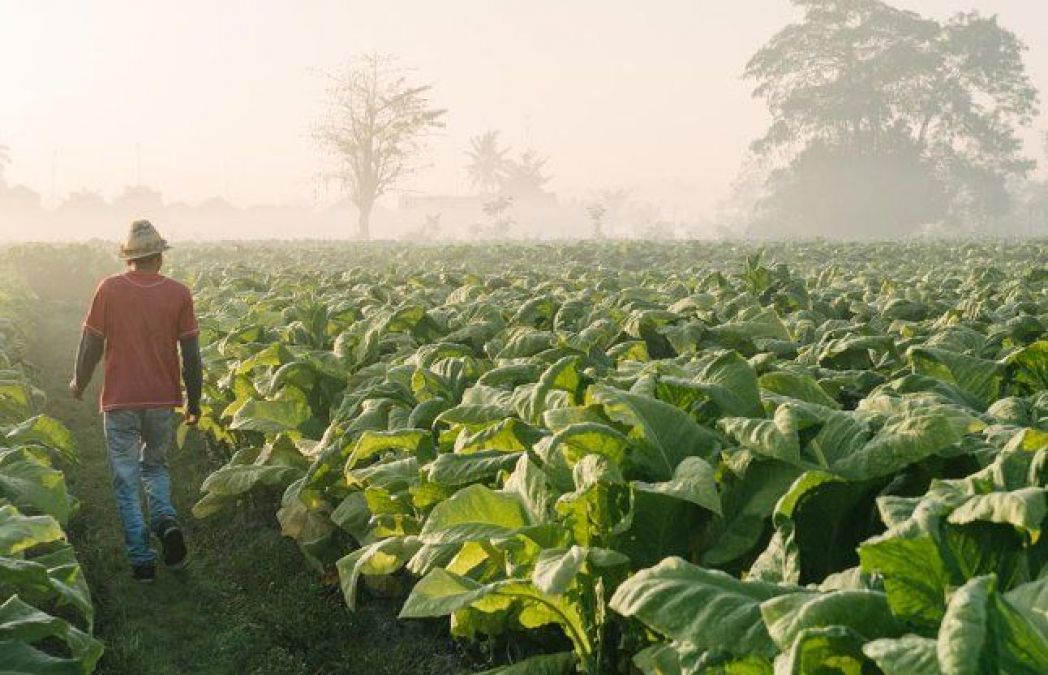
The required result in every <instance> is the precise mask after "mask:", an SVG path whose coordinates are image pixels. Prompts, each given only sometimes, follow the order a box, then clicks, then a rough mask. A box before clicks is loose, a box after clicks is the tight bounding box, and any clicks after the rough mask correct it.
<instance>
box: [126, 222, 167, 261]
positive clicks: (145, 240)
mask: <svg viewBox="0 0 1048 675" xmlns="http://www.w3.org/2000/svg"><path fill="white" fill-rule="evenodd" d="M169 248H171V247H170V246H168V243H167V240H166V239H164V238H163V237H161V236H160V233H159V232H157V231H156V228H155V227H153V223H151V222H149V221H148V220H136V221H135V222H133V223H131V230H130V231H129V232H128V233H127V241H126V242H125V243H124V245H123V246H121V247H120V257H121V258H123V259H124V260H137V259H139V258H147V257H149V256H151V255H155V254H157V253H162V252H163V251H166V250H167V249H169Z"/></svg>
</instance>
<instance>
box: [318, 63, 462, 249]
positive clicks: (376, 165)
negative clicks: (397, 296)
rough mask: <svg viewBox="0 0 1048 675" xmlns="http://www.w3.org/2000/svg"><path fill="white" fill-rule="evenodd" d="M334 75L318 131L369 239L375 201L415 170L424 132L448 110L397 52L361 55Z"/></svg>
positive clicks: (361, 229)
mask: <svg viewBox="0 0 1048 675" xmlns="http://www.w3.org/2000/svg"><path fill="white" fill-rule="evenodd" d="M331 77H332V80H333V82H334V85H333V87H332V89H331V93H330V100H329V110H328V114H327V116H326V117H325V118H324V119H323V120H322V121H321V122H320V123H319V124H318V125H317V128H316V132H315V136H316V139H317V141H318V142H319V143H320V145H321V146H322V147H324V148H325V149H327V150H328V151H329V152H331V153H332V154H333V155H335V156H336V157H337V158H338V159H339V161H340V163H341V165H342V166H341V167H340V169H339V171H338V173H337V176H338V178H339V179H340V180H341V182H342V184H343V186H344V187H345V189H346V191H347V192H348V193H349V196H350V199H352V200H353V203H354V204H355V205H356V207H357V210H358V212H359V214H360V217H359V222H358V229H357V234H358V236H359V237H360V238H361V239H363V240H365V241H366V240H368V239H369V238H370V236H371V231H370V223H371V210H372V208H374V206H375V201H376V200H378V198H379V197H381V196H382V195H383V194H385V193H386V192H387V191H388V190H389V189H390V188H392V187H393V186H394V185H396V183H397V182H398V181H400V180H402V179H403V178H405V177H406V176H409V175H410V174H411V173H412V172H413V171H415V170H416V169H417V164H416V162H417V161H418V156H419V154H420V153H421V151H422V150H423V148H424V146H425V138H426V135H427V134H428V133H429V132H430V131H432V130H433V129H437V128H441V127H443V126H444V122H443V119H442V118H443V116H444V113H445V112H446V111H445V110H442V109H439V108H435V107H434V106H433V104H432V103H431V102H430V100H429V92H430V89H431V86H430V85H421V86H416V85H413V84H411V83H410V82H409V81H408V71H407V69H406V68H404V67H403V66H401V65H400V64H399V62H398V61H397V59H396V57H393V56H386V55H381V54H367V55H364V56H361V57H359V58H357V59H356V60H355V61H353V62H351V63H350V64H349V65H348V66H347V67H346V69H345V70H344V71H343V72H341V73H339V74H334V75H332V76H331Z"/></svg>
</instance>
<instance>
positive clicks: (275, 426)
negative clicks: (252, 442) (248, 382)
mask: <svg viewBox="0 0 1048 675" xmlns="http://www.w3.org/2000/svg"><path fill="white" fill-rule="evenodd" d="M312 414H313V413H312V411H310V409H309V405H308V404H307V403H306V402H305V401H303V400H300V399H298V398H292V399H283V400H279V401H263V400H259V399H250V400H248V401H246V402H245V403H244V405H242V406H240V408H239V409H238V410H237V411H236V413H235V414H234V415H233V421H232V422H231V423H230V424H229V428H230V429H236V430H238V431H261V432H263V433H268V434H278V433H280V432H282V431H293V430H296V429H298V428H299V427H300V426H301V425H302V424H303V423H304V422H305V421H306V420H308V419H309V418H310V417H311V416H312Z"/></svg>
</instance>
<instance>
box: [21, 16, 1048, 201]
mask: <svg viewBox="0 0 1048 675" xmlns="http://www.w3.org/2000/svg"><path fill="white" fill-rule="evenodd" d="M892 4H894V5H896V6H899V7H904V8H907V9H915V10H917V11H919V12H921V13H922V14H925V15H928V16H931V17H935V18H943V17H945V16H948V15H950V14H952V13H954V12H956V11H961V10H967V9H976V10H979V11H980V12H982V13H984V14H994V13H996V14H998V15H999V17H1000V21H1001V23H1002V25H1004V26H1005V27H1007V28H1009V29H1011V30H1013V31H1015V32H1016V33H1017V34H1018V35H1019V37H1020V38H1021V39H1023V40H1024V42H1026V44H1027V46H1028V47H1029V51H1028V52H1027V53H1026V66H1027V70H1028V73H1029V75H1030V78H1031V81H1032V82H1033V84H1034V85H1035V86H1036V87H1037V88H1038V89H1040V90H1041V91H1048V6H1035V5H1034V3H1028V2H1019V1H1017V0H1016V1H1012V2H989V1H986V0H968V1H953V2H948V1H945V0H922V1H920V2H918V1H915V0H897V1H896V2H893V3H892ZM795 18H796V13H795V11H794V9H793V7H792V6H791V5H790V3H789V2H787V0H761V1H760V2H747V3H733V4H722V3H717V4H716V5H715V6H714V7H711V6H710V5H709V4H708V3H695V2H686V1H684V0H672V1H667V2H663V3H660V7H659V11H658V12H653V11H651V10H650V8H649V9H645V7H644V6H643V5H641V4H640V3H634V2H596V1H593V0H585V1H582V2H575V3H571V4H570V5H568V4H567V3H555V2H548V1H546V2H500V3H491V2H480V1H476V0H460V1H457V2H453V3H427V2H404V1H401V2H390V3H383V4H382V5H381V6H375V5H373V4H366V3H359V2H350V3H345V2H334V1H327V0H325V1H321V2H311V3H292V2H276V1H270V2H225V3H210V2H201V1H198V0H194V1H191V2H183V3H178V4H177V5H175V4H169V3H158V2H137V3H130V2H119V1H116V0H106V1H102V2H93V3H76V2H68V1H67V2H52V3H46V4H44V3H23V2H16V1H13V0H0V59H3V62H4V63H5V64H6V67H5V68H4V69H3V70H0V89H2V91H3V92H4V99H5V102H4V105H3V106H0V144H5V145H7V146H9V147H10V155H11V160H12V162H11V164H10V166H9V167H8V168H7V180H8V183H9V184H25V185H27V186H29V187H31V188H33V189H34V190H36V191H38V192H39V193H40V194H41V195H42V196H43V197H44V199H45V202H46V203H48V204H52V205H53V202H54V201H56V200H61V199H62V197H63V196H65V195H68V194H69V193H71V192H75V191H80V190H89V191H98V192H100V193H101V194H102V195H104V196H106V197H113V196H114V195H116V194H117V193H118V192H119V191H120V190H121V189H122V188H123V187H124V186H126V185H131V184H137V183H139V182H141V183H143V184H148V185H150V186H152V187H154V188H156V189H159V190H160V191H162V192H163V194H164V196H165V199H166V200H167V201H168V202H180V201H184V202H190V203H193V202H199V201H201V200H203V199H206V198H208V197H212V196H221V197H224V198H226V199H228V200H230V201H231V202H233V203H235V204H238V205H251V204H287V205H297V206H305V207H309V206H315V205H327V204H330V203H332V202H334V201H335V200H336V199H338V198H339V195H338V194H337V193H336V192H334V191H332V192H325V191H324V190H323V189H322V186H321V184H320V181H319V180H318V178H317V176H318V174H319V173H320V171H321V169H322V167H323V166H324V156H323V154H322V152H321V151H320V150H319V149H318V148H317V147H316V145H315V143H314V142H313V140H312V138H311V137H310V128H311V125H312V124H313V123H314V122H315V121H316V120H317V118H318V117H319V115H320V114H321V113H322V111H323V104H324V94H325V87H326V84H325V81H324V78H323V77H322V76H321V75H320V73H321V72H322V71H326V70H328V71H329V70H333V69H336V68H337V67H338V66H339V65H340V64H343V63H344V62H345V60H346V59H347V58H349V57H351V56H353V55H355V54H359V53H362V52H368V51H379V52H383V53H391V54H397V55H398V56H400V57H401V59H402V60H403V62H404V64H406V65H409V66H411V67H413V68H414V69H415V70H416V76H417V79H418V80H419V81H423V82H431V83H432V84H433V85H434V90H433V99H434V101H435V103H436V104H437V105H439V106H441V107H444V108H447V109H448V115H447V128H446V129H445V130H443V131H442V132H441V133H440V134H439V135H438V136H436V137H434V138H433V139H431V142H430V150H429V152H428V153H427V155H426V157H425V164H426V165H427V166H426V167H425V168H424V169H423V170H422V171H420V172H419V173H418V175H417V176H416V177H415V178H414V179H412V180H411V181H410V182H408V183H406V184H404V185H403V187H404V188H406V189H408V190H409V191H413V192H419V193H427V194H465V193H468V192H469V186H468V185H467V183H466V180H465V173H464V166H465V163H466V157H465V155H464V151H465V149H466V147H467V144H468V140H469V138H470V137H471V136H473V135H476V134H479V133H481V132H483V131H485V130H488V129H496V130H500V131H501V132H502V138H503V141H504V142H506V143H508V144H510V145H512V146H514V147H515V148H518V149H519V148H522V147H532V148H534V149H535V150H536V151H538V152H539V153H541V154H543V155H546V156H548V157H549V158H550V159H549V168H550V170H551V172H552V174H553V180H552V181H551V183H550V189H551V190H552V191H554V192H556V193H557V194H558V195H560V196H561V197H564V198H568V199H570V198H575V197H584V196H585V195H586V194H587V193H589V192H590V191H592V190H597V189H601V188H626V189H629V190H630V191H631V194H632V195H633V196H634V197H635V198H638V199H644V200H649V201H652V202H657V203H658V204H660V206H662V208H663V209H664V212H665V213H666V214H667V215H672V216H676V217H680V218H701V217H704V216H709V215H711V212H712V210H713V208H714V206H715V205H716V203H717V202H718V201H719V200H721V199H722V198H724V197H725V196H727V192H728V189H729V186H730V184H731V182H732V180H733V179H734V178H735V176H736V174H737V172H738V169H739V166H740V162H741V161H742V159H743V157H744V154H745V152H746V149H747V146H748V144H749V143H750V142H751V141H752V140H753V139H754V138H756V137H757V136H759V135H760V134H761V132H762V130H763V128H764V127H765V126H766V124H767V122H768V116H767V114H766V112H765V110H764V107H763V103H762V102H760V101H757V100H753V99H752V98H751V97H750V90H751V88H752V85H751V83H749V82H746V81H744V80H742V79H741V73H742V70H743V67H744V65H745V63H746V61H747V59H748V58H749V57H750V55H752V54H753V52H754V51H755V50H756V49H757V48H759V47H760V46H761V44H763V43H764V42H765V41H766V40H767V39H768V38H769V37H770V36H771V35H772V34H774V33H775V32H776V31H778V30H779V29H781V28H782V27H783V26H784V25H785V24H787V23H788V22H790V21H792V20H794V19H795ZM1046 126H1048V124H1046V122H1045V115H1044V113H1042V114H1041V115H1040V117H1038V119H1037V120H1035V123H1034V125H1033V127H1032V129H1030V130H1027V131H1025V132H1024V137H1025V138H1026V139H1027V141H1028V142H1027V146H1028V147H1027V154H1028V155H1029V156H1030V157H1033V158H1035V159H1037V160H1038V161H1039V162H1041V163H1042V164H1043V163H1044V156H1043V151H1042V149H1041V148H1040V147H1038V144H1037V143H1034V142H1032V141H1033V139H1035V138H1036V135H1037V133H1038V132H1043V130H1044V129H1045V127H1046ZM394 198H395V197H394Z"/></svg>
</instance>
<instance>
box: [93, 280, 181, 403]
mask: <svg viewBox="0 0 1048 675" xmlns="http://www.w3.org/2000/svg"><path fill="white" fill-rule="evenodd" d="M84 330H88V331H91V332H92V333H94V334H96V335H100V336H101V337H103V338H104V339H105V341H106V350H105V359H106V363H105V383H104V384H103V385H102V401H101V404H102V410H105V411H108V410H123V409H129V408H131V409H133V408H172V407H176V406H180V405H182V382H181V372H180V371H179V367H178V341H179V340H180V339H182V338H186V337H190V336H193V335H196V334H197V333H198V332H199V329H198V328H197V321H196V316H195V315H194V314H193V296H192V294H191V293H190V292H189V289H188V288H186V287H185V286H184V285H183V284H180V283H178V282H177V281H175V280H174V279H169V278H167V277H165V276H163V275H161V274H155V273H152V272H139V271H135V270H132V271H129V272H125V273H123V274H114V275H113V276H111V277H107V278H105V279H103V280H102V283H100V284H99V285H98V289H96V290H95V297H94V300H92V301H91V309H90V310H89V311H88V313H87V318H86V319H84Z"/></svg>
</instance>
